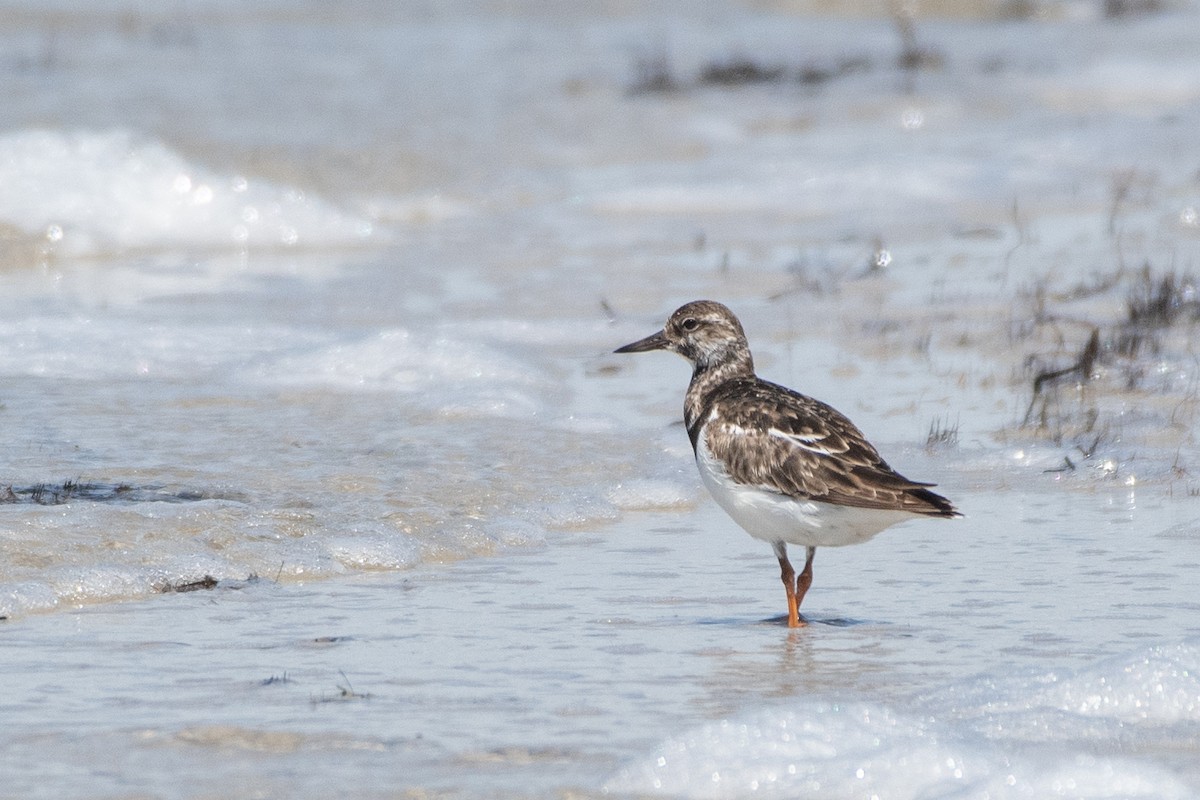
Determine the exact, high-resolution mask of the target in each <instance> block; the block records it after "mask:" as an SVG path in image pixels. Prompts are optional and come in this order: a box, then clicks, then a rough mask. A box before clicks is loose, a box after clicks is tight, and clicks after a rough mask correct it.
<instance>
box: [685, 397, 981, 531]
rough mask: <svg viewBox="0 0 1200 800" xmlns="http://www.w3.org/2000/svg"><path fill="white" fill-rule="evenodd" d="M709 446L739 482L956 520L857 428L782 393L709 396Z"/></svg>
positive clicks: (938, 498)
mask: <svg viewBox="0 0 1200 800" xmlns="http://www.w3.org/2000/svg"><path fill="white" fill-rule="evenodd" d="M705 419H706V420H707V424H706V425H705V428H704V433H705V445H706V446H707V447H708V450H709V452H710V453H711V454H712V455H713V456H714V457H715V458H717V459H719V460H720V461H722V462H723V463H724V465H725V468H726V470H727V471H728V472H729V475H730V477H731V478H733V479H734V480H736V481H738V482H740V483H747V484H751V485H756V486H762V487H764V488H767V489H770V490H772V491H776V492H780V493H781V494H786V495H789V496H791V497H798V498H805V499H810V500H821V501H824V502H828V503H835V504H838V505H844V506H855V507H858V508H878V509H895V510H901V511H909V512H911V513H914V514H925V515H928V516H935V517H953V516H958V512H956V511H955V510H954V506H953V505H951V503H950V501H948V500H946V498H944V497H942V496H941V495H938V494H935V493H934V492H931V491H929V490H928V488H926V487H928V486H932V485H933V484H930V483H918V482H916V481H910V480H909V479H908V478H905V477H904V476H903V475H901V474H899V473H898V472H896V471H895V470H893V469H892V468H891V467H890V466H888V464H887V462H886V461H884V460H883V457H882V456H880V455H879V452H878V451H877V450H876V449H875V448H874V446H872V445H871V443H870V442H868V441H867V440H866V438H865V437H864V436H863V434H862V432H861V431H860V430H859V429H858V428H856V427H855V425H854V423H853V422H851V421H850V420H849V419H847V418H846V417H845V416H843V415H842V414H841V413H839V412H838V411H837V410H835V409H834V408H832V407H830V406H828V405H826V404H825V403H822V402H821V401H819V400H814V399H813V398H811V397H806V396H804V395H802V394H799V393H797V392H793V391H792V390H790V389H787V388H785V387H783V386H779V385H777V384H773V383H769V382H767V381H763V380H759V379H755V380H753V381H750V380H742V381H731V382H729V383H728V384H726V385H724V386H721V387H720V388H719V389H717V390H716V391H715V392H713V395H712V397H711V400H710V403H709V411H708V413H707V415H706V417H705Z"/></svg>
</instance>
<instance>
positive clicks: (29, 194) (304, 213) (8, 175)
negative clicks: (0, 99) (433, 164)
mask: <svg viewBox="0 0 1200 800" xmlns="http://www.w3.org/2000/svg"><path fill="white" fill-rule="evenodd" d="M0 185H3V186H4V187H5V189H6V191H5V192H3V193H0V223H5V224H8V225H12V226H14V227H16V228H18V229H20V230H23V231H26V232H28V233H31V234H38V235H44V237H45V240H46V245H47V246H48V247H50V248H53V249H54V250H55V251H60V252H65V253H68V254H71V255H87V254H93V253H97V252H105V251H110V250H113V249H127V248H147V247H180V246H189V247H195V246H204V247H224V246H235V245H236V246H242V245H265V246H274V247H287V246H294V245H303V246H314V245H317V246H327V245H342V244H351V243H355V242H359V241H361V240H362V239H364V238H365V237H367V236H370V235H371V225H370V222H369V221H367V220H365V219H361V218H358V217H356V216H354V215H351V214H348V213H346V212H344V211H342V210H340V209H338V208H336V207H334V206H333V205H331V204H329V203H327V202H324V201H322V200H320V199H316V198H313V197H310V196H308V195H306V194H305V193H304V192H301V191H298V190H296V189H292V188H288V187H283V186H277V185H274V184H271V183H269V182H266V181H256V180H253V179H250V178H246V177H244V176H240V175H219V174H217V173H214V172H212V171H211V170H208V169H205V168H204V167H201V166H199V165H197V164H193V163H190V162H189V161H187V160H186V159H185V158H183V157H182V156H180V155H179V154H178V153H176V152H174V151H172V150H171V149H170V148H168V147H166V146H165V145H164V144H162V143H161V142H158V141H155V140H153V139H148V138H144V137H140V136H136V135H134V134H133V133H131V132H129V131H124V130H109V131H76V132H64V131H53V130H25V131H17V132H14V133H9V134H7V135H4V136H0Z"/></svg>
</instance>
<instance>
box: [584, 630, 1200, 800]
mask: <svg viewBox="0 0 1200 800" xmlns="http://www.w3.org/2000/svg"><path fill="white" fill-rule="evenodd" d="M1198 676H1200V642H1195V641H1192V642H1183V643H1178V644H1162V645H1156V646H1153V647H1150V648H1148V649H1146V650H1144V651H1140V652H1137V653H1133V654H1126V655H1124V656H1121V657H1117V658H1114V659H1108V660H1105V661H1100V662H1097V663H1096V664H1094V665H1092V666H1090V667H1088V668H1087V669H1084V670H1080V671H1078V672H1077V673H1073V674H1068V675H1065V676H1060V675H1057V674H1048V675H1036V676H1027V677H1023V678H1011V679H1007V680H1005V681H1003V682H997V681H995V680H992V679H988V678H978V679H974V680H971V681H968V682H966V683H964V684H962V685H961V686H957V687H949V688H948V690H947V691H946V692H944V693H939V694H938V695H937V696H936V697H926V698H920V699H918V702H917V703H916V704H915V707H917V708H920V709H923V710H924V709H936V710H937V715H936V716H930V715H928V713H927V712H925V711H922V712H902V711H897V710H895V709H892V708H888V707H885V706H881V705H878V704H874V703H870V702H850V703H839V702H836V701H819V700H801V701H797V702H793V703H789V704H787V705H784V706H780V707H771V708H765V709H759V710H757V711H753V712H750V713H747V714H744V715H741V716H738V717H734V718H732V719H727V720H722V721H720V722H714V723H710V724H707V725H704V726H702V727H699V728H697V729H694V730H690V731H686V732H684V733H682V734H680V735H678V736H675V737H672V738H670V739H668V740H667V741H665V742H663V743H662V744H661V745H659V746H658V747H657V748H655V749H654V751H653V752H652V753H651V754H650V755H649V756H648V757H646V758H644V759H642V760H640V761H638V762H637V763H634V764H632V765H630V766H628V767H626V768H625V769H624V770H622V771H621V772H620V773H619V774H618V775H616V776H614V777H613V778H612V779H611V780H610V781H609V782H608V783H607V784H606V786H605V789H606V791H607V792H610V793H637V794H648V795H656V796H680V797H693V798H726V797H743V796H748V795H755V796H765V797H787V796H824V797H870V796H879V797H893V798H916V797H932V796H937V797H963V798H967V797H1156V798H1171V797H1180V798H1183V797H1191V796H1193V795H1194V787H1188V786H1187V785H1186V784H1185V783H1183V782H1181V780H1180V779H1179V778H1178V777H1177V776H1175V775H1174V774H1172V773H1171V772H1169V771H1168V770H1166V769H1164V768H1163V767H1161V766H1159V765H1158V764H1156V763H1153V762H1152V761H1150V760H1142V759H1140V758H1135V757H1129V756H1124V755H1121V754H1119V753H1115V754H1114V753H1111V752H1110V753H1108V754H1106V753H1105V751H1106V750H1108V751H1111V750H1113V742H1114V741H1117V742H1119V741H1121V737H1120V736H1118V737H1114V727H1115V728H1116V729H1119V730H1120V731H1122V733H1123V736H1124V737H1125V738H1130V737H1132V739H1133V740H1136V741H1138V742H1140V743H1141V744H1142V746H1143V747H1146V746H1147V745H1153V743H1155V742H1157V741H1164V742H1172V741H1174V742H1179V741H1188V740H1189V737H1188V736H1186V735H1179V734H1178V732H1177V731H1178V725H1179V724H1184V725H1187V726H1189V727H1187V729H1186V730H1188V731H1192V732H1193V735H1194V723H1196V722H1197V721H1200V677H1198ZM955 699H958V700H959V701H960V702H959V703H958V705H957V706H955V705H954V702H955ZM964 699H967V700H968V702H961V701H962V700H964ZM948 701H949V702H948ZM1072 717H1075V718H1077V720H1078V721H1077V722H1076V723H1075V724H1072V719H1071V718H1072ZM1089 720H1090V721H1091V722H1093V723H1095V722H1097V721H1099V722H1101V723H1106V722H1107V723H1113V724H1111V725H1110V724H1099V725H1096V724H1091V725H1088V724H1086V723H1087V722H1088V721H1089ZM1031 742H1037V743H1038V744H1037V745H1036V746H1031Z"/></svg>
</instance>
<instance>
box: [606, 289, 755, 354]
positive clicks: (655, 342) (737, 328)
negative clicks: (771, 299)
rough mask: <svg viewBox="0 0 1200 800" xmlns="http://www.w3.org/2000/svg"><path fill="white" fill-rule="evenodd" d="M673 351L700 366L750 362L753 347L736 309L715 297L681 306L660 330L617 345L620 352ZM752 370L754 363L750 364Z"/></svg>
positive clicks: (617, 350)
mask: <svg viewBox="0 0 1200 800" xmlns="http://www.w3.org/2000/svg"><path fill="white" fill-rule="evenodd" d="M650 350H670V351H671V352H672V353H678V354H679V355H681V356H683V357H684V358H686V359H687V360H688V361H690V362H692V365H693V366H694V367H697V368H708V367H714V366H718V365H722V364H726V363H731V362H733V363H736V362H742V361H749V359H750V346H749V345H748V344H747V343H746V334H745V332H744V331H743V330H742V323H740V322H738V318H737V317H736V316H734V314H733V312H732V311H730V310H729V309H728V308H726V307H725V306H723V305H721V304H720V303H716V302H713V301H712V300H695V301H693V302H691V303H687V304H686V305H683V306H680V307H679V308H678V309H676V311H675V313H674V314H672V315H671V317H670V319H668V320H667V324H666V325H664V326H663V329H662V330H661V331H658V332H657V333H653V334H651V335H649V336H647V337H646V338H645V339H639V340H638V341H636V342H631V343H629V344H627V345H625V346H624V347H618V348H617V349H616V350H615V351H614V352H617V353H645V352H648V351H650ZM750 369H751V371H753V365H752V364H751V365H750Z"/></svg>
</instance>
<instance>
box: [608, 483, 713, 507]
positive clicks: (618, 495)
mask: <svg viewBox="0 0 1200 800" xmlns="http://www.w3.org/2000/svg"><path fill="white" fill-rule="evenodd" d="M608 499H609V500H610V501H611V502H612V504H613V505H615V506H616V507H617V508H620V509H622V510H625V511H634V510H637V511H664V510H670V509H681V508H690V507H691V506H694V505H695V504H696V492H695V491H694V489H689V488H688V487H687V486H684V485H682V484H680V483H677V482H674V481H665V480H653V479H645V480H641V479H635V480H629V481H623V482H622V483H618V484H617V485H616V486H614V487H613V488H612V489H611V490H609V493H608Z"/></svg>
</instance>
